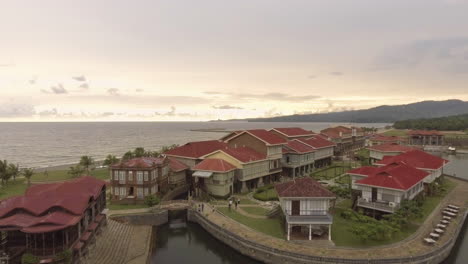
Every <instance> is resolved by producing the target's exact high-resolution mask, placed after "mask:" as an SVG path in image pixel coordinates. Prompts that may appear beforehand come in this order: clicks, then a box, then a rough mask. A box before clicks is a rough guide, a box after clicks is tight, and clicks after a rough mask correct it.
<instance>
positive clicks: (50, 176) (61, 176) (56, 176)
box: [31, 168, 109, 182]
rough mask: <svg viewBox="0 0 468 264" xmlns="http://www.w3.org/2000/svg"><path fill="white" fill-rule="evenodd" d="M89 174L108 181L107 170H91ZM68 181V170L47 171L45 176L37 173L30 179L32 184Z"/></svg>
mask: <svg viewBox="0 0 468 264" xmlns="http://www.w3.org/2000/svg"><path fill="white" fill-rule="evenodd" d="M89 174H91V176H94V177H96V178H98V179H101V180H107V179H109V170H108V169H107V168H103V169H95V170H91V171H90V173H89ZM68 179H71V175H70V174H68V170H51V171H47V174H44V172H38V173H35V174H34V175H33V176H32V177H31V181H32V182H42V181H61V180H68Z"/></svg>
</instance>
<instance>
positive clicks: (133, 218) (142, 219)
mask: <svg viewBox="0 0 468 264" xmlns="http://www.w3.org/2000/svg"><path fill="white" fill-rule="evenodd" d="M112 219H114V220H116V221H118V222H121V223H127V224H130V225H150V226H159V225H163V224H166V223H167V222H168V221H169V213H168V211H167V210H159V211H157V212H148V213H138V214H128V215H113V216H112Z"/></svg>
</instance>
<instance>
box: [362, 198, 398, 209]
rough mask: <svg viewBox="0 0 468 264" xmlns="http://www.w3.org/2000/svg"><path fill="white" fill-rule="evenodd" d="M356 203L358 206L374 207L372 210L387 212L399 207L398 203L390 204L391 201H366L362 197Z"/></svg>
mask: <svg viewBox="0 0 468 264" xmlns="http://www.w3.org/2000/svg"><path fill="white" fill-rule="evenodd" d="M357 205H358V206H360V207H364V208H368V209H374V210H378V211H382V212H387V213H394V212H395V211H396V210H398V208H400V205H399V204H397V203H395V204H391V203H389V202H385V201H375V202H371V201H366V200H365V199H363V198H359V199H358V203H357Z"/></svg>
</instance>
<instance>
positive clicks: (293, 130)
mask: <svg viewBox="0 0 468 264" xmlns="http://www.w3.org/2000/svg"><path fill="white" fill-rule="evenodd" d="M271 130H276V131H277V132H279V133H281V134H283V135H285V136H288V137H297V136H312V135H314V134H315V133H314V132H311V131H308V130H305V129H303V128H300V127H279V128H273V129H271ZM271 130H270V131H271Z"/></svg>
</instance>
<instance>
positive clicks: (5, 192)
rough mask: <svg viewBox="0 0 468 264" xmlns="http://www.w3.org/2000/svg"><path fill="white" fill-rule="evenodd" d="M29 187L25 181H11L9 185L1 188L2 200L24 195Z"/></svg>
mask: <svg viewBox="0 0 468 264" xmlns="http://www.w3.org/2000/svg"><path fill="white" fill-rule="evenodd" d="M27 187H28V185H27V184H26V180H25V179H16V180H9V181H8V184H6V185H4V186H2V187H0V199H5V198H8V197H11V196H16V195H22V194H24V191H26V189H27Z"/></svg>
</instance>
